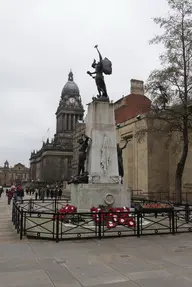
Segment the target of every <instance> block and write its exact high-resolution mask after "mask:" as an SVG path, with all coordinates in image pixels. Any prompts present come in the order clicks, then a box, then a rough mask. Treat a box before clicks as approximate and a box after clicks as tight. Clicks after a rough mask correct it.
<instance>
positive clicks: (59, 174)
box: [30, 71, 84, 183]
mask: <svg viewBox="0 0 192 287" xmlns="http://www.w3.org/2000/svg"><path fill="white" fill-rule="evenodd" d="M83 115H84V109H83V105H82V102H81V96H80V92H79V88H78V86H77V84H76V83H75V82H74V80H73V73H72V71H70V73H69V75H68V81H67V83H66V84H65V85H64V87H63V89H62V92H61V98H60V102H59V106H58V108H57V111H56V133H55V135H54V138H53V139H52V140H51V141H49V139H48V140H47V142H43V144H42V147H41V149H40V150H38V151H33V152H32V153H31V157H30V180H31V181H40V182H41V181H44V182H47V183H53V182H56V181H67V180H69V178H70V177H71V173H72V167H71V164H72V156H73V132H74V129H75V125H76V123H77V122H78V120H82V119H83Z"/></svg>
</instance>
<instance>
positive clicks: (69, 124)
mask: <svg viewBox="0 0 192 287" xmlns="http://www.w3.org/2000/svg"><path fill="white" fill-rule="evenodd" d="M68 128H69V131H71V114H69V115H68Z"/></svg>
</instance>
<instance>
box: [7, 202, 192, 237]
mask: <svg viewBox="0 0 192 287" xmlns="http://www.w3.org/2000/svg"><path fill="white" fill-rule="evenodd" d="M41 203H42V202H38V203H37V204H35V203H34V205H33V204H32V202H31V201H29V202H26V201H25V202H24V201H23V202H22V203H19V202H15V201H14V202H13V209H12V221H13V224H14V226H15V229H16V230H17V233H19V234H20V239H22V238H23V236H27V237H29V238H38V239H49V240H54V241H56V242H59V241H62V240H68V239H80V238H98V239H102V238H107V237H120V236H136V237H140V236H144V235H157V234H173V235H174V234H176V233H185V232H192V207H191V206H189V205H188V204H186V205H185V206H181V207H177V208H172V207H170V208H156V209H155V208H139V209H135V210H134V211H130V213H129V214H128V215H126V216H125V213H124V212H122V213H121V212H118V213H117V212H116V213H115V212H110V213H109V212H105V213H101V212H98V213H94V214H93V213H91V212H76V213H72V214H65V215H62V214H60V213H59V212H58V208H56V209H55V206H54V202H53V201H52V202H50V206H52V207H53V208H52V209H51V207H50V206H49V207H47V202H44V203H42V205H41ZM65 204H66V202H64V201H60V202H58V203H57V204H56V205H57V206H58V207H59V206H62V205H65ZM32 207H33V208H32ZM55 210H56V211H55ZM112 217H113V220H111V218H112ZM96 218H97V220H96V221H95V219H96Z"/></svg>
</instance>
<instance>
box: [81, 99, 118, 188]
mask: <svg viewBox="0 0 192 287" xmlns="http://www.w3.org/2000/svg"><path fill="white" fill-rule="evenodd" d="M86 121H87V123H86V135H87V136H89V137H90V138H91V139H92V141H91V144H90V147H89V150H88V154H87V171H88V173H89V182H90V183H119V174H118V161H117V142H116V128H115V115H114V105H113V104H112V103H109V102H102V101H94V102H92V103H90V104H89V105H88V114H87V118H86Z"/></svg>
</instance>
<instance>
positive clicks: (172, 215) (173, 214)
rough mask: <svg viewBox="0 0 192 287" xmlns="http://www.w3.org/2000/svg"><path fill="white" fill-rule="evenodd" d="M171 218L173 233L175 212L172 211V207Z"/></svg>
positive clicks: (173, 230)
mask: <svg viewBox="0 0 192 287" xmlns="http://www.w3.org/2000/svg"><path fill="white" fill-rule="evenodd" d="M171 220H172V235H175V212H174V209H173V210H172V211H171Z"/></svg>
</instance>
